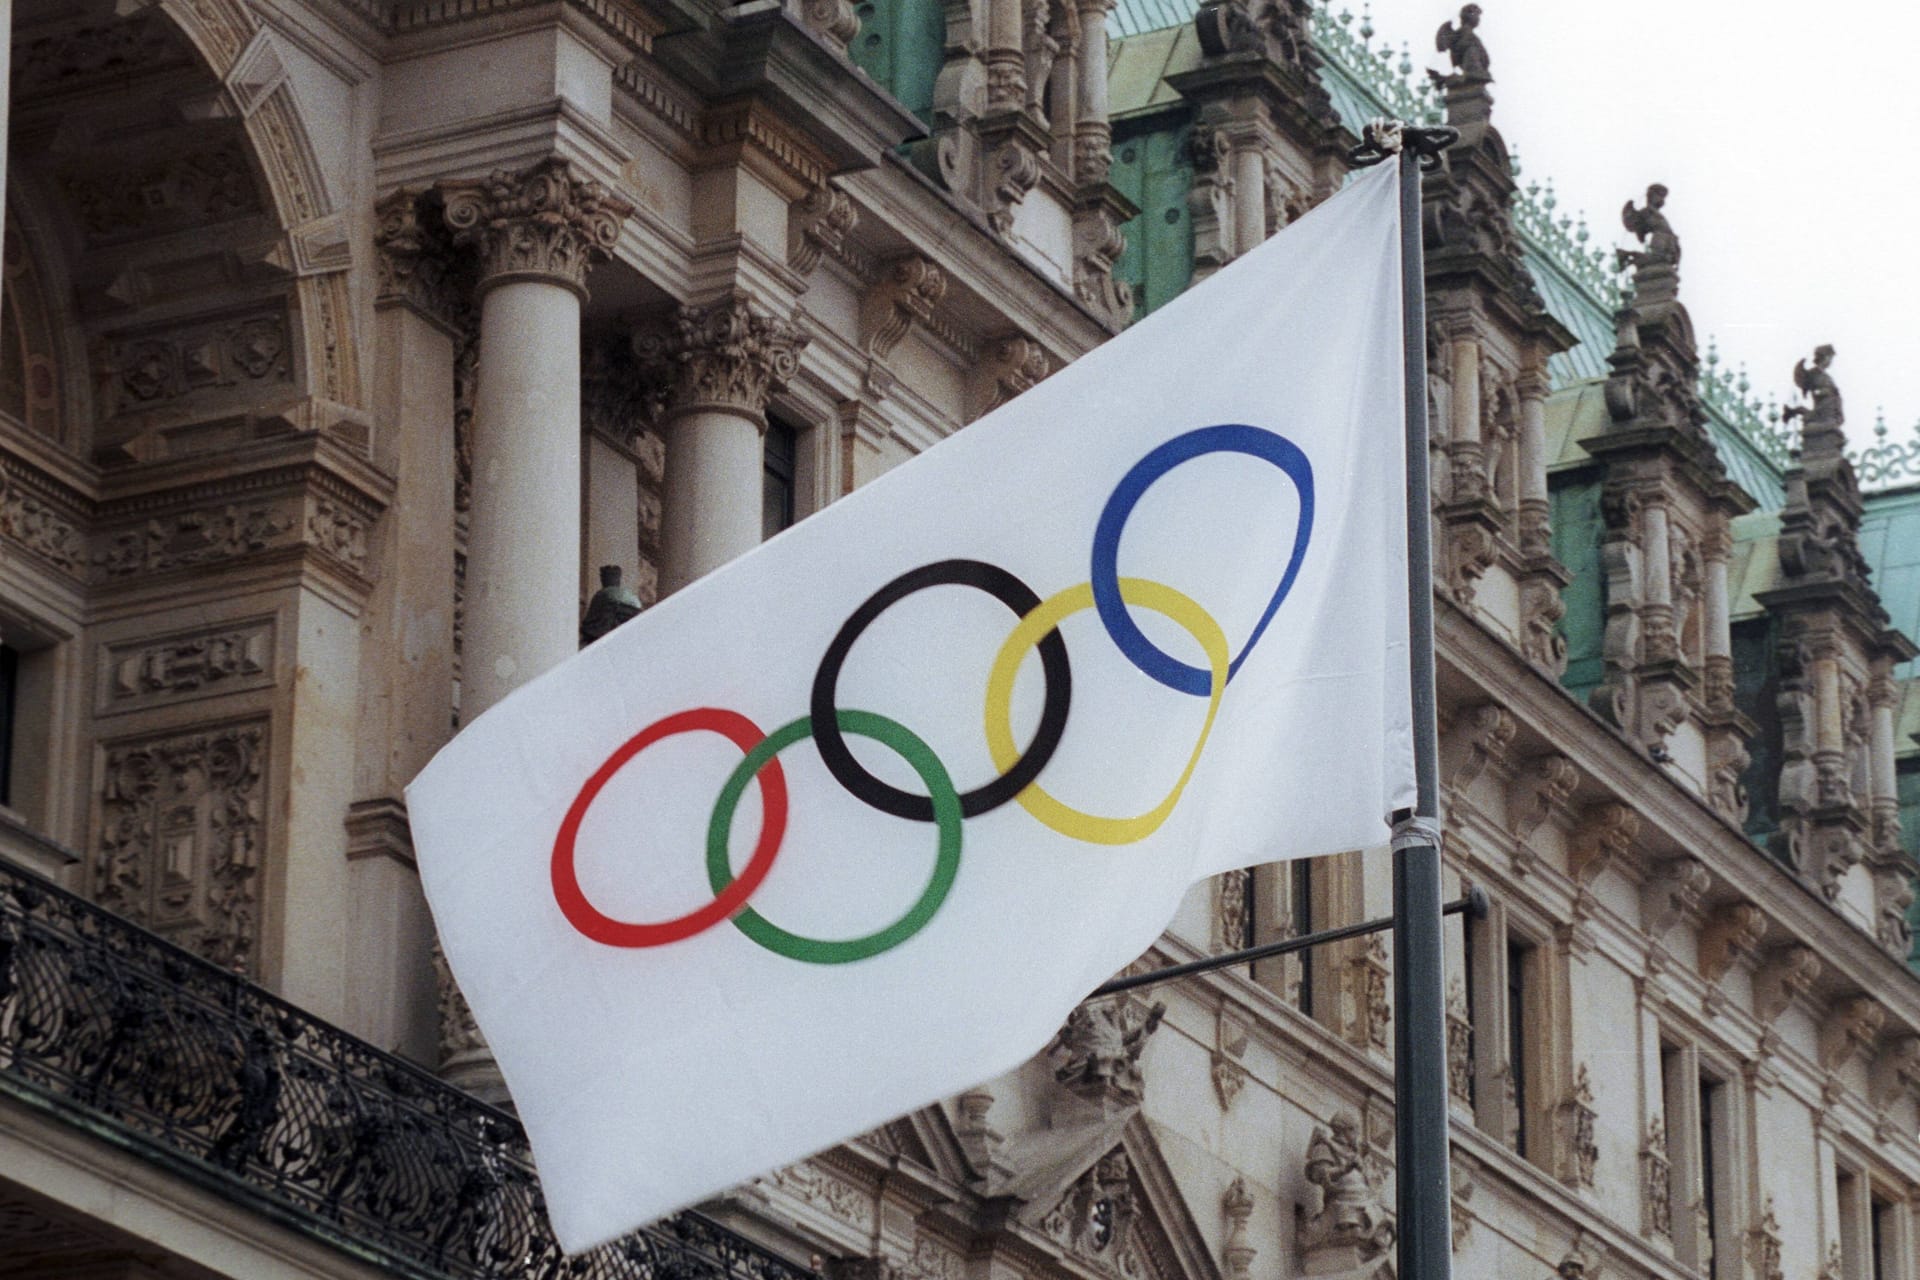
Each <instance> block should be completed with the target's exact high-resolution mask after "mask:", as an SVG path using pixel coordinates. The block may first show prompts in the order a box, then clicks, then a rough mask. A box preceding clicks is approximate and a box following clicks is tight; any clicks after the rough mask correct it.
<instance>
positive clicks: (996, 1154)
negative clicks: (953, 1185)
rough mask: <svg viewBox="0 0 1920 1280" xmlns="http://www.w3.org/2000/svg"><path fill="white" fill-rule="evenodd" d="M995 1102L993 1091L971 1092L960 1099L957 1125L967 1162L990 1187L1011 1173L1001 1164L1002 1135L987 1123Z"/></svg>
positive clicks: (955, 1130) (954, 1128) (957, 1134)
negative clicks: (993, 1182)
mask: <svg viewBox="0 0 1920 1280" xmlns="http://www.w3.org/2000/svg"><path fill="white" fill-rule="evenodd" d="M993 1102H994V1098H993V1092H992V1090H990V1089H987V1088H984V1087H982V1088H977V1089H969V1090H968V1091H967V1092H965V1093H963V1094H961V1095H960V1097H959V1099H958V1102H957V1110H958V1112H959V1114H958V1116H957V1117H956V1119H955V1120H954V1125H953V1132H954V1136H955V1137H956V1138H957V1139H958V1140H959V1142H960V1149H961V1150H962V1151H963V1152H965V1153H966V1157H967V1162H968V1163H969V1164H971V1165H972V1166H973V1172H974V1176H975V1177H976V1178H977V1179H980V1180H982V1181H986V1182H989V1183H991V1182H992V1181H993V1180H994V1179H995V1177H996V1176H998V1175H1002V1174H1005V1173H1006V1172H1007V1170H1006V1168H1005V1166H1003V1165H1001V1163H1000V1143H1001V1141H1002V1139H1001V1136H1000V1131H999V1130H998V1129H996V1128H994V1127H993V1125H992V1123H991V1122H990V1121H989V1120H988V1119H987V1115H988V1113H989V1112H991V1111H992V1110H993Z"/></svg>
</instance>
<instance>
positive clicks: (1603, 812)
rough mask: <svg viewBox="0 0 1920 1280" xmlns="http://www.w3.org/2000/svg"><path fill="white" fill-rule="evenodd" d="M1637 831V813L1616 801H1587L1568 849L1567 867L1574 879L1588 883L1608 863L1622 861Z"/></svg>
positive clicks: (1595, 877) (1592, 880) (1630, 848)
mask: <svg viewBox="0 0 1920 1280" xmlns="http://www.w3.org/2000/svg"><path fill="white" fill-rule="evenodd" d="M1639 834H1640V815H1639V814H1638V813H1635V812H1634V811H1633V809H1632V808H1631V807H1629V806H1627V805H1624V804H1620V803H1618V802H1616V801H1607V802H1606V803H1604V804H1596V805H1589V806H1588V807H1587V809H1586V811H1585V812H1584V813H1583V814H1581V816H1580V825H1579V827H1578V829H1577V830H1576V831H1575V832H1574V839H1573V844H1572V846H1571V848H1570V849H1569V850H1568V863H1569V869H1570V870H1571V871H1572V872H1573V877H1574V879H1575V880H1577V881H1579V882H1580V883H1581V884H1583V885H1590V884H1592V883H1593V882H1594V881H1595V880H1597V879H1599V878H1600V873H1601V872H1602V871H1604V870H1606V869H1607V868H1608V867H1610V866H1613V865H1615V864H1616V863H1620V862H1623V861H1625V859H1626V857H1627V855H1628V853H1629V852H1631V851H1632V849H1633V842H1634V839H1635V837H1637V836H1638V835H1639Z"/></svg>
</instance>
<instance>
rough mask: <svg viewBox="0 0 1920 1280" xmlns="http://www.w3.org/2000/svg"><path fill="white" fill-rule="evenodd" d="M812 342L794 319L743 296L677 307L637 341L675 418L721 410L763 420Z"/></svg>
mask: <svg viewBox="0 0 1920 1280" xmlns="http://www.w3.org/2000/svg"><path fill="white" fill-rule="evenodd" d="M806 345H807V339H806V337H805V336H804V335H803V334H801V333H800V332H799V330H797V329H796V328H794V326H793V325H792V324H791V323H790V322H788V321H786V320H781V319H778V318H777V317H774V316H769V315H761V314H758V313H756V312H755V311H754V309H753V307H752V306H751V305H749V304H748V302H747V300H746V299H744V298H737V297H736V298H728V299H726V300H724V301H721V302H716V303H714V304H713V305H712V306H706V307H689V306H681V307H676V308H674V310H673V314H672V315H670V316H668V317H667V319H666V321H665V322H664V323H662V324H660V325H659V326H657V327H655V328H653V329H650V330H643V331H642V332H640V333H638V334H635V335H634V339H633V350H634V354H635V355H636V356H638V357H639V358H640V365H641V368H642V369H643V370H644V371H645V372H646V373H647V374H648V375H649V377H651V378H652V379H653V380H654V381H656V382H658V383H659V384H661V387H662V389H663V391H664V392H665V402H666V403H665V413H666V416H668V417H675V416H678V415H680V414H683V413H694V412H698V411H700V410H703V409H705V410H715V409H717V410H720V411H722V412H726V413H739V414H744V415H746V416H748V417H750V418H754V419H761V418H762V417H763V415H765V413H766V411H767V399H768V397H770V396H772V395H773V393H774V392H776V391H779V390H780V389H781V388H782V387H784V386H786V385H787V383H788V381H789V380H790V379H792V377H793V375H794V374H795V373H796V372H797V371H798V370H799V367H800V353H801V351H803V350H805V349H806Z"/></svg>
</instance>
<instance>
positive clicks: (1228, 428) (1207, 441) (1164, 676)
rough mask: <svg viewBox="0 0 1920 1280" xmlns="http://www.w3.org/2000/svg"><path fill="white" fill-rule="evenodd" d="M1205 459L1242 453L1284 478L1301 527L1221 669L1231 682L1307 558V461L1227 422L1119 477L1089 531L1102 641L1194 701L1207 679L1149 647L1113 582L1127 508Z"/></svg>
mask: <svg viewBox="0 0 1920 1280" xmlns="http://www.w3.org/2000/svg"><path fill="white" fill-rule="evenodd" d="M1209 453H1245V454H1250V455H1251V456H1253V457H1256V458H1264V459H1265V460H1266V461H1268V462H1271V463H1272V464H1273V465H1274V466H1276V467H1278V468H1280V470H1282V471H1284V472H1286V474H1287V478H1288V479H1289V480H1291V481H1293V484H1294V487H1295V488H1296V489H1298V490H1299V491H1300V525H1299V529H1298V531H1297V532H1296V533H1295V534H1294V537H1293V555H1292V557H1291V558H1290V559H1288V561H1287V570H1286V572H1285V573H1284V574H1282V575H1281V576H1280V585H1279V586H1278V587H1276V588H1275V589H1274V592H1273V598H1272V599H1271V600H1269V601H1267V609H1266V612H1265V613H1262V614H1261V615H1260V621H1259V622H1258V623H1256V624H1255V625H1254V628H1253V633H1252V634H1251V635H1249V636H1248V637H1247V643H1246V646H1245V647H1244V648H1242V649H1241V650H1240V656H1239V657H1237V658H1235V659H1234V660H1233V661H1232V662H1231V663H1230V664H1229V665H1228V667H1227V678H1228V679H1229V680H1231V679H1232V678H1233V677H1234V675H1235V674H1236V673H1238V672H1239V670H1240V664H1241V663H1243V662H1245V661H1246V660H1247V655H1248V654H1250V653H1252V652H1253V647H1254V646H1255V645H1256V644H1259V643H1260V637H1261V636H1262V635H1263V634H1264V633H1265V632H1266V629H1267V624H1268V623H1269V622H1272V621H1273V615H1274V614H1275V613H1276V612H1277V611H1278V610H1279V608H1280V603H1281V601H1283V600H1285V599H1286V598H1287V593H1288V592H1289V591H1292V590H1293V580H1294V579H1295V578H1296V577H1298V576H1299V574H1300V562H1301V561H1302V560H1304V559H1305V558H1306V555H1307V542H1308V540H1309V539H1310V538H1311V537H1312V535H1313V464H1311V463H1310V462H1308V461H1307V455H1306V454H1304V453H1302V452H1301V451H1300V448H1299V446H1297V445H1295V444H1294V443H1293V442H1292V441H1291V440H1288V439H1287V438H1286V437H1284V436H1279V435H1275V434H1274V433H1273V432H1271V431H1263V430H1261V429H1260V428H1259V427H1249V426H1245V425H1242V424H1240V423H1233V422H1230V423H1223V424H1222V425H1220V426H1217V427H1201V428H1200V429H1199V430H1197V431H1189V432H1187V433H1186V434H1185V435H1180V436H1175V437H1174V438H1173V439H1171V440H1169V441H1167V442H1166V443H1165V444H1163V445H1161V446H1160V447H1159V448H1157V449H1154V450H1153V451H1152V452H1150V453H1148V454H1147V456H1146V457H1144V458H1142V459H1140V461H1138V462H1136V463H1134V464H1133V469H1132V470H1131V471H1129V472H1127V474H1126V475H1125V476H1123V477H1121V480H1120V483H1119V484H1118V485H1116V486H1114V490H1113V494H1112V496H1111V497H1109V498H1108V499H1107V505H1106V509H1105V510H1103V511H1102V512H1101V513H1100V521H1099V523H1098V524H1096V525H1095V526H1094V530H1093V572H1092V574H1091V575H1089V577H1090V580H1091V581H1092V583H1093V602H1094V606H1095V607H1096V608H1097V609H1098V610H1099V611H1100V621H1101V622H1102V623H1104V624H1105V625H1106V628H1107V634H1108V635H1110V636H1112V637H1113V642H1114V644H1116V645H1118V646H1119V648H1120V652H1122V653H1124V654H1126V655H1127V658H1128V660H1129V661H1131V662H1132V663H1133V665H1134V666H1136V667H1138V668H1140V670H1141V671H1142V672H1144V673H1146V674H1147V675H1150V676H1152V677H1153V678H1154V679H1155V680H1158V681H1159V682H1160V683H1161V684H1163V685H1166V686H1167V687H1168V688H1169V689H1175V690H1178V691H1179V692H1181V693H1191V694H1193V695H1195V696H1196V697H1198V696H1200V695H1202V694H1205V693H1206V692H1207V690H1208V689H1209V688H1210V687H1211V684H1212V676H1211V675H1210V674H1209V673H1208V672H1205V671H1202V670H1201V669H1200V668H1199V667H1190V666H1188V665H1187V664H1186V663H1184V662H1178V661H1175V660H1174V659H1173V658H1170V657H1168V656H1167V655H1166V654H1164V653H1162V652H1161V651H1160V650H1159V649H1158V648H1156V647H1155V646H1154V643H1153V641H1151V640H1149V639H1147V638H1146V636H1144V635H1142V634H1141V632H1140V628H1139V627H1138V626H1137V625H1135V623H1134V621H1133V619H1132V618H1131V617H1130V616H1128V614H1127V609H1126V606H1125V605H1124V604H1122V603H1121V600H1122V592H1121V590H1120V585H1119V578H1118V575H1119V559H1120V534H1121V531H1122V530H1124V529H1125V528H1126V525H1127V517H1129V516H1131V515H1132V514H1133V508H1134V506H1135V505H1136V504H1137V503H1138V502H1139V501H1140V497H1141V495H1142V494H1144V493H1146V491H1147V487H1148V486H1149V485H1151V484H1152V483H1153V482H1154V481H1156V480H1158V479H1159V478H1160V477H1161V476H1163V475H1165V474H1167V472H1169V471H1171V470H1173V469H1174V468H1175V467H1177V466H1179V465H1180V464H1181V463H1183V462H1190V461H1192V460H1193V459H1195V458H1198V457H1201V456H1203V455H1205V454H1209Z"/></svg>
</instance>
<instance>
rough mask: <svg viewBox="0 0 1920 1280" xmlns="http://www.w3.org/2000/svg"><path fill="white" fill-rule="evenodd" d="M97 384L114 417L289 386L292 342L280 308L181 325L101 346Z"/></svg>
mask: <svg viewBox="0 0 1920 1280" xmlns="http://www.w3.org/2000/svg"><path fill="white" fill-rule="evenodd" d="M102 350H103V351H104V354H105V360H104V363H103V365H102V367H101V369H100V373H101V379H102V381H103V382H105V383H106V384H107V385H108V386H109V387H110V388H111V393H110V397H109V398H110V401H111V403H112V404H113V406H114V410H113V411H114V412H115V413H116V414H127V413H144V412H148V411H151V410H153V409H157V408H161V407H163V406H165V405H167V404H169V403H170V402H172V401H175V400H179V399H182V398H184V397H186V396H190V395H194V394H197V393H204V392H210V391H221V390H230V389H235V388H239V389H242V390H246V391H248V392H249V393H252V392H254V391H256V390H257V388H258V387H259V385H260V384H263V383H284V384H291V383H292V382H293V379H294V363H293V338H292V334H291V331H290V330H289V328H288V319H287V313H286V311H285V309H284V308H283V307H276V308H275V309H274V310H273V311H271V312H264V313H256V314H254V315H250V316H243V317H240V318H237V319H227V320H221V321H216V322H202V323H199V324H189V325H182V326H180V327H178V328H176V329H173V330H171V331H169V332H168V333H165V334H154V335H147V336H141V337H121V338H117V339H113V340H110V341H108V342H107V343H106V344H104V346H103V348H102Z"/></svg>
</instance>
